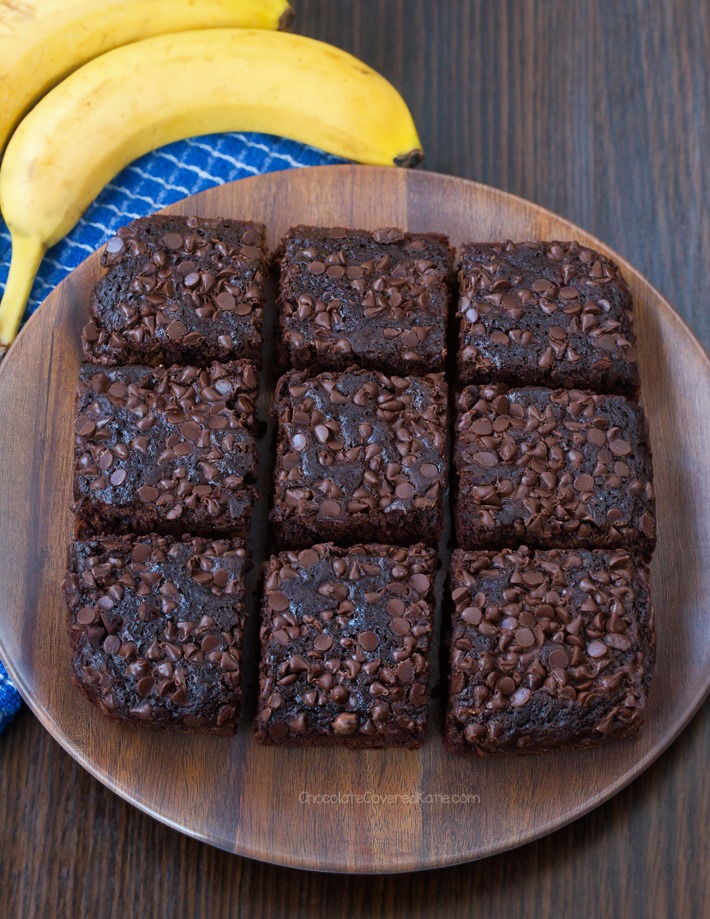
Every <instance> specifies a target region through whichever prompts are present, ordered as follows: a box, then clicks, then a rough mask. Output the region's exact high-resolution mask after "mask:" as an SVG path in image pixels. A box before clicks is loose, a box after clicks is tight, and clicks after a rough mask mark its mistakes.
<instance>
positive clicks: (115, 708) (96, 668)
mask: <svg viewBox="0 0 710 919" xmlns="http://www.w3.org/2000/svg"><path fill="white" fill-rule="evenodd" d="M245 566H246V550H245V548H244V543H243V542H241V541H240V540H225V541H212V540H206V539H201V538H197V539H188V540H185V541H184V542H174V541H173V540H172V539H171V538H170V537H166V536H155V535H152V536H144V537H140V536H138V537H134V536H116V537H114V536H103V537H98V538H96V539H91V540H88V541H86V542H75V543H73V544H72V546H71V548H70V552H69V570H68V573H67V576H66V579H65V582H64V588H65V592H66V599H67V606H68V629H69V638H70V641H71V647H72V671H73V678H74V682H75V683H76V685H77V686H78V687H79V689H80V690H81V692H82V693H83V694H84V695H85V696H86V697H87V699H89V700H90V701H91V702H93V703H94V705H96V706H97V707H98V708H99V709H101V711H102V712H103V713H104V714H105V715H108V716H109V717H110V718H114V719H116V720H118V721H123V722H126V723H129V724H137V725H145V726H148V727H154V728H171V729H179V730H185V731H192V732H197V733H213V734H233V733H234V732H235V730H236V728H237V721H238V720H239V705H240V697H241V693H240V666H241V654H242V632H243V627H244V618H245V606H244V603H245V588H244V575H245Z"/></svg>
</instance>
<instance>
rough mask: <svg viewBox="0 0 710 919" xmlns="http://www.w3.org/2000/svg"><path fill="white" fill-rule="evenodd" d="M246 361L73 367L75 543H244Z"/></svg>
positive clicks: (250, 378) (250, 398)
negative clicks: (162, 536) (240, 539)
mask: <svg viewBox="0 0 710 919" xmlns="http://www.w3.org/2000/svg"><path fill="white" fill-rule="evenodd" d="M256 387H257V374H256V370H255V369H254V365H253V364H251V363H249V362H248V361H234V362H231V363H228V364H218V363H213V364H212V365H211V366H210V367H207V368H204V369H201V368H198V367H178V366H173V367H168V368H165V367H155V368H151V367H139V366H128V367H113V368H108V367H106V368H103V367H97V366H96V365H94V364H84V365H82V367H81V371H80V378H79V385H78V388H77V419H76V424H75V432H76V435H75V449H74V453H75V466H74V497H75V499H76V502H77V503H76V504H75V511H76V515H77V532H78V535H79V536H82V537H83V536H87V535H94V534H95V533H101V532H122V533H150V532H157V533H166V534H171V535H174V536H181V535H183V534H184V533H189V534H191V535H195V536H213V535H236V536H243V535H244V534H245V533H246V531H247V529H248V527H249V520H250V516H251V508H252V504H253V501H254V496H255V492H254V488H253V485H252V483H253V481H254V479H255V473H256V444H255V441H254V433H253V427H254V412H253V403H254V399H255V396H256Z"/></svg>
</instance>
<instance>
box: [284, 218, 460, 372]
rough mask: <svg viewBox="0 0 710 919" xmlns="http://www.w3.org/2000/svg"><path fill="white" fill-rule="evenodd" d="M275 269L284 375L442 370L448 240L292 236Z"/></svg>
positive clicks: (388, 232)
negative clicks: (287, 371)
mask: <svg viewBox="0 0 710 919" xmlns="http://www.w3.org/2000/svg"><path fill="white" fill-rule="evenodd" d="M280 264H281V285H280V293H279V300H278V306H279V325H280V332H279V337H280V348H281V361H282V365H283V366H287V365H289V364H290V365H291V366H292V367H296V368H298V369H299V370H306V369H310V368H314V369H316V370H344V369H345V368H346V367H348V366H350V365H351V364H357V365H358V366H360V367H367V368H373V369H376V370H383V371H385V372H387V373H402V374H405V373H418V374H421V373H429V372H431V371H435V370H443V369H444V361H445V359H446V353H447V349H446V326H447V320H448V313H449V304H450V288H449V285H450V281H451V276H452V274H453V267H452V266H453V253H452V251H451V249H450V248H449V245H448V240H447V239H446V237H445V236H439V235H436V234H434V233H404V232H403V231H402V230H397V229H380V230H374V231H372V232H370V231H368V230H346V229H343V228H342V227H332V228H324V227H307V226H298V227H294V228H293V229H292V230H290V231H289V233H288V235H287V236H286V239H285V240H284V242H283V245H282V250H281V255H280Z"/></svg>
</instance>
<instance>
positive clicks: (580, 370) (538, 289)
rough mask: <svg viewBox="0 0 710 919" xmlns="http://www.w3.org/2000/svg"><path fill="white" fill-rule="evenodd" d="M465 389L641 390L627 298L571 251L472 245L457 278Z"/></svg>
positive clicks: (534, 245)
mask: <svg viewBox="0 0 710 919" xmlns="http://www.w3.org/2000/svg"><path fill="white" fill-rule="evenodd" d="M459 283H460V297H459V303H458V317H459V322H460V342H459V357H458V363H459V375H460V378H461V381H462V382H464V383H486V382H490V381H500V382H504V383H508V384H509V385H513V386H515V385H526V384H531V383H532V384H535V383H545V384H547V385H551V386H567V387H579V388H582V389H591V390H595V391H597V392H622V393H625V394H627V395H628V394H632V393H634V392H635V391H636V390H637V389H638V383H639V379H638V368H637V364H636V348H635V337H634V332H633V309H632V301H631V293H630V292H629V289H628V287H627V285H626V283H625V281H624V279H623V277H622V276H621V273H620V272H619V269H618V267H617V266H616V265H615V264H614V262H612V261H611V260H610V259H608V258H606V257H605V256H603V255H601V254H600V253H598V252H595V251H594V250H593V249H588V248H585V247H583V246H580V245H579V243H576V242H526V243H512V242H507V243H469V244H467V245H465V246H464V247H463V249H462V252H461V264H460V269H459Z"/></svg>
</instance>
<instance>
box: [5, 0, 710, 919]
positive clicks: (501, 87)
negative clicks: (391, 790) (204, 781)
mask: <svg viewBox="0 0 710 919" xmlns="http://www.w3.org/2000/svg"><path fill="white" fill-rule="evenodd" d="M296 5H297V6H298V26H297V28H298V30H299V31H302V32H303V33H304V34H307V35H311V36H315V37H317V38H322V39H324V40H326V41H330V42H332V43H334V44H336V45H339V46H341V47H343V48H346V49H347V50H349V51H352V52H353V53H354V54H357V55H358V56H360V57H362V58H363V59H364V60H365V61H367V62H368V63H369V64H371V65H372V66H373V67H375V68H377V69H378V70H379V71H381V72H382V73H384V74H386V75H387V76H388V77H389V78H390V79H391V80H392V82H393V83H395V85H396V86H398V87H399V88H400V90H401V91H402V93H403V95H404V96H405V98H406V99H407V101H408V102H409V104H410V106H411V108H412V111H413V114H414V117H415V119H416V121H417V123H418V125H419V127H420V133H421V135H422V139H423V141H424V145H425V148H426V149H427V161H426V165H427V167H428V168H429V169H432V170H436V171H439V172H447V173H452V174H454V175H459V176H465V177H467V178H472V179H477V180H479V181H481V182H485V183H488V184H490V185H496V186H499V187H501V188H504V189H507V190H508V191H511V192H515V193H516V194H518V195H522V196H524V197H526V198H530V199H532V200H533V201H536V202H538V203H539V204H542V205H544V206H546V207H548V208H550V209H551V210H553V211H557V212H559V213H560V214H563V215H564V216H565V217H568V218H570V219H571V220H573V221H575V222H576V223H578V224H580V225H581V226H583V227H585V228H586V229H588V230H589V231H591V232H592V233H595V234H596V235H597V236H599V237H601V238H602V239H604V240H605V241H606V242H607V243H608V244H609V245H611V246H612V247H613V248H615V249H616V250H617V251H618V252H619V253H620V254H621V255H623V256H625V257H626V258H628V259H629V260H630V261H631V262H632V263H633V264H635V265H636V266H637V267H638V268H639V269H640V270H641V271H642V272H643V273H644V274H645V275H646V276H647V277H648V278H649V279H650V280H651V281H652V282H653V283H654V284H656V285H657V286H658V288H659V289H660V290H661V292H662V293H663V294H664V295H665V296H666V297H667V298H668V299H669V300H670V301H671V302H672V303H673V304H674V305H675V306H676V308H677V309H678V311H679V312H680V314H681V315H682V316H683V317H684V318H685V319H686V320H687V321H688V323H689V324H690V325H691V327H692V328H693V329H694V330H695V332H696V333H697V334H698V336H699V337H700V339H701V341H702V342H703V344H704V345H705V346H706V347H707V346H708V344H709V343H710V306H709V305H708V296H709V292H708V284H707V278H708V276H710V265H709V264H708V255H709V253H710V202H709V201H708V192H709V189H710V175H709V173H710V170H709V169H708V162H709V160H710V98H709V93H708V87H709V86H710V82H709V81H710V73H709V72H708V69H709V67H708V62H709V61H710V6H709V5H708V3H707V2H706V0H663V2H658V0H655V2H651V0H646V2H644V0H296ZM709 758H710V711H709V709H708V706H707V705H706V706H705V708H704V709H703V710H702V711H701V712H700V714H699V715H698V716H697V717H696V718H695V720H694V721H693V722H692V724H691V725H690V727H689V728H688V729H687V730H686V731H685V732H684V733H683V734H682V735H681V737H680V738H679V740H678V741H676V743H675V744H674V745H673V746H672V747H671V749H670V750H669V751H668V752H667V753H666V754H665V755H664V756H663V757H661V759H660V760H659V761H658V762H657V763H656V764H655V765H654V766H653V767H652V768H651V769H649V770H648V771H647V772H646V773H645V774H644V775H643V776H642V777H641V778H640V779H639V780H638V781H637V782H635V783H634V784H633V785H632V786H631V787H629V788H628V789H626V790H625V791H624V792H622V793H621V794H619V795H618V796H617V797H616V798H614V799H613V800H612V801H610V802H608V803H607V804H605V805H604V806H603V807H601V808H599V809H598V810H596V811H594V812H593V813H592V814H590V815H589V816H587V817H585V818H584V819H582V820H580V821H578V822H577V823H575V824H573V825H571V826H569V827H567V828H565V829H563V830H561V831H559V832H558V833H556V834H554V835H552V836H549V837H547V838H546V839H542V840H540V841H539V842H537V843H533V844H531V845H529V846H526V847H525V848H523V849H519V850H517V851H515V852H511V853H508V854H506V855H502V856H499V857H497V858H494V859H490V860H488V861H484V862H479V863H477V864H474V865H468V866H462V867H460V868H452V869H447V870H441V871H437V872H429V873H421V874H415V875H405V876H400V877H389V878H388V877H371V878H366V879H361V878H347V877H341V876H332V875H331V876H328V875H316V874H306V873H301V872H298V871H293V870H287V869H282V868H274V867H270V866H268V865H263V864H259V863H257V862H252V861H248V860H246V859H240V858H237V857H234V856H230V855H227V854H226V853H223V852H219V851H216V850H212V849H210V848H208V847H207V846H204V845H202V844H200V843H197V842H194V841H193V840H190V839H187V838H186V837H184V836H182V835H180V834H178V833H176V832H174V831H172V830H169V829H168V828H166V827H164V826H162V825H160V824H158V823H156V822H154V821H153V820H151V819H149V818H148V817H145V816H144V815H143V814H141V813H140V812H139V811H137V810H135V809H133V808H131V807H129V806H128V805H127V804H125V803H123V801H121V800H120V799H119V798H117V797H115V796H114V795H113V794H111V793H110V792H109V791H107V790H106V789H105V788H104V787H103V786H102V785H100V784H99V783H98V782H97V781H95V780H94V779H92V778H90V777H89V776H88V775H87V774H86V773H84V772H83V771H82V770H81V769H80V768H79V767H78V766H77V765H76V764H75V763H74V762H73V760H71V759H70V758H69V756H68V755H67V754H65V753H64V752H63V751H62V750H61V749H60V748H59V747H58V746H57V744H56V743H55V742H54V741H53V740H52V739H51V738H50V737H49V735H48V734H46V733H45V732H44V731H43V729H42V728H41V727H40V726H39V723H38V722H37V721H36V720H35V719H34V717H33V716H32V715H30V714H29V712H27V711H24V712H23V714H22V715H21V716H20V718H19V719H18V720H17V721H16V723H15V724H14V725H13V726H12V727H11V728H10V729H9V730H8V731H7V732H6V733H5V734H4V735H3V736H2V739H0V915H2V916H8V917H13V919H14V917H23V919H25V917H32V916H43V917H54V916H58V917H59V916H61V917H64V916H72V917H74V916H87V917H92V919H93V917H96V916H100V917H102V919H107V917H110V916H129V915H130V916H140V917H141V919H143V917H149V916H170V917H173V916H180V917H183V916H184V917H193V916H195V917H196V916H200V917H203V916H204V917H210V919H212V917H218V916H227V915H229V916H241V915H244V916H248V917H254V919H258V917H262V916H264V917H272V916H282V915H283V916H310V915H318V914H320V913H325V912H326V911H328V912H332V913H333V914H334V915H342V916H359V915H365V916H398V917H399V916H401V917H417V916H424V915H433V914H435V913H436V914H438V915H445V916H448V915H452V916H453V915H462V916H464V915H465V916H469V915H478V914H480V915H482V916H486V917H497V916H515V917H520V919H524V917H533V916H543V915H544V916H546V915H550V916H553V915H554V916H558V915H559V916H566V915H573V914H574V915H575V916H577V917H584V916H590V917H592V916H593V917H597V916H639V917H641V916H643V917H647V916H650V915H657V916H660V917H667V916H674V917H693V919H695V917H703V916H710V872H709V871H708V865H709V864H710V831H709V830H708V827H709V826H710V781H708V772H707V763H708V759H709Z"/></svg>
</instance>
